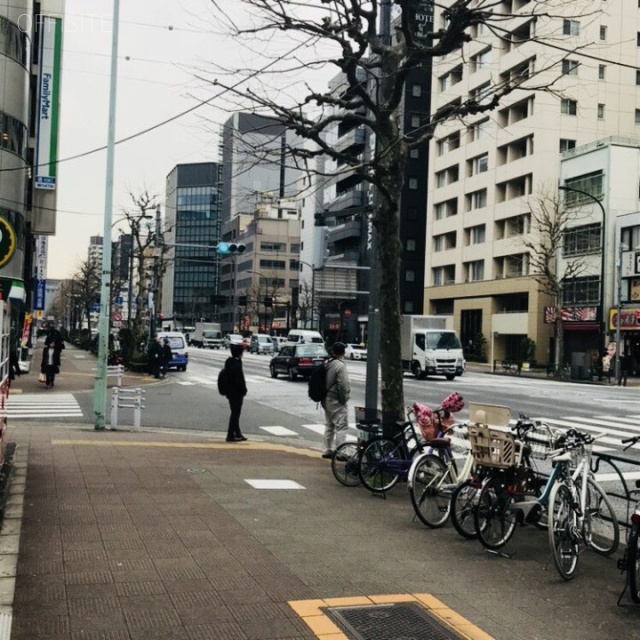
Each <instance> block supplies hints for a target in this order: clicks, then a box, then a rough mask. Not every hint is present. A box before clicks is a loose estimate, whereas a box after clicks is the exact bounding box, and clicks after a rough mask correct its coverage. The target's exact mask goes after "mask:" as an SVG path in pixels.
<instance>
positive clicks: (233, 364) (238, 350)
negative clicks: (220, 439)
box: [224, 344, 247, 442]
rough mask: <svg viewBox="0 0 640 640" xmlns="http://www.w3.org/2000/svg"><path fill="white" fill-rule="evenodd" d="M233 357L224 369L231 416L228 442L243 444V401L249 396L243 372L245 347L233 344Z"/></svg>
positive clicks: (225, 364) (227, 361) (228, 359)
mask: <svg viewBox="0 0 640 640" xmlns="http://www.w3.org/2000/svg"><path fill="white" fill-rule="evenodd" d="M230 349H231V357H230V358H227V360H226V362H225V363H224V368H225V369H226V371H227V400H229V408H230V409H231V415H230V416H229V427H228V429H227V442H242V441H244V440H246V438H245V437H244V436H243V435H242V432H241V431H240V413H241V412H242V401H243V400H244V397H245V396H246V395H247V383H246V382H245V379H244V372H243V370H242V354H243V353H244V347H243V346H242V345H239V344H232V345H231V347H230Z"/></svg>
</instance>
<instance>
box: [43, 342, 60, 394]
mask: <svg viewBox="0 0 640 640" xmlns="http://www.w3.org/2000/svg"><path fill="white" fill-rule="evenodd" d="M40 373H44V375H45V382H46V384H47V389H50V388H51V387H53V383H54V381H55V378H56V373H60V351H59V350H58V349H57V348H56V341H55V339H53V338H52V339H51V340H50V341H49V342H48V343H47V344H46V345H45V347H44V349H43V350H42V364H41V365H40Z"/></svg>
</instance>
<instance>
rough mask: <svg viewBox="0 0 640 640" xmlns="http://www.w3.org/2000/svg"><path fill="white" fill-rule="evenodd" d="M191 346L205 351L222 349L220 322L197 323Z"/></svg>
mask: <svg viewBox="0 0 640 640" xmlns="http://www.w3.org/2000/svg"><path fill="white" fill-rule="evenodd" d="M190 340H191V342H190V344H191V345H193V346H194V347H204V348H205V349H221V348H222V346H223V345H222V342H223V338H222V325H221V324H220V323H219V322H196V326H195V328H194V330H193V333H192V334H191V339H190Z"/></svg>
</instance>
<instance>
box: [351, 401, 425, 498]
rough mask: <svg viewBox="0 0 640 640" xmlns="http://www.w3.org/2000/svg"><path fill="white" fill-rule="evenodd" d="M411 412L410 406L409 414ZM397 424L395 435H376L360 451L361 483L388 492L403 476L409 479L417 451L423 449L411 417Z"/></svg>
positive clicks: (359, 472)
mask: <svg viewBox="0 0 640 640" xmlns="http://www.w3.org/2000/svg"><path fill="white" fill-rule="evenodd" d="M412 413H413V411H412V410H411V409H408V410H407V417H409V418H410V416H411V415H412ZM398 427H399V431H398V433H397V434H395V435H394V436H393V437H391V438H387V437H385V436H382V437H378V438H374V439H373V440H371V441H370V442H368V443H367V444H366V445H365V447H364V448H363V450H362V452H361V454H360V459H359V464H358V475H359V476H360V481H361V482H362V484H363V485H364V486H365V487H366V488H367V489H369V491H372V492H373V493H385V492H386V491H388V490H389V489H391V488H393V487H394V486H395V485H396V483H397V482H398V480H400V479H401V478H402V479H404V480H406V478H407V474H408V472H409V468H410V466H411V459H412V458H413V456H414V454H415V453H416V452H420V453H422V451H424V444H423V443H422V442H421V440H420V438H419V437H418V434H417V433H416V430H415V427H414V424H413V421H412V420H411V419H409V420H407V421H406V422H403V423H399V424H398ZM412 443H415V445H412Z"/></svg>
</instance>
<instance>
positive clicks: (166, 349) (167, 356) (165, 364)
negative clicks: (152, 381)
mask: <svg viewBox="0 0 640 640" xmlns="http://www.w3.org/2000/svg"><path fill="white" fill-rule="evenodd" d="M171 358H173V353H171V345H170V344H169V338H165V339H164V342H163V344H162V366H161V368H160V369H161V373H162V377H163V378H164V377H165V376H166V375H167V369H168V368H169V363H170V362H171Z"/></svg>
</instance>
